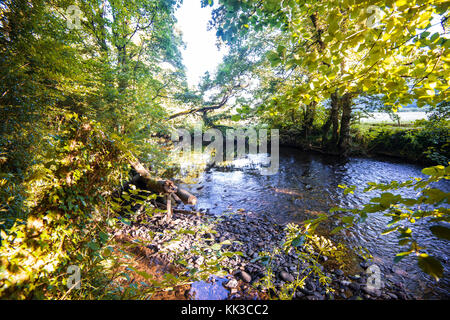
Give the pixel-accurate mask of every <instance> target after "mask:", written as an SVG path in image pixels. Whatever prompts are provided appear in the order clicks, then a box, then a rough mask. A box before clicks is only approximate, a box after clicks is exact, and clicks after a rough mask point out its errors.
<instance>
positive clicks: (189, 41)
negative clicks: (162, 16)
mask: <svg viewBox="0 0 450 320" xmlns="http://www.w3.org/2000/svg"><path fill="white" fill-rule="evenodd" d="M175 16H176V18H177V20H178V28H179V29H180V30H181V32H182V33H183V41H184V42H185V43H186V50H183V51H182V55H183V61H184V65H185V66H186V74H187V79H188V84H189V86H191V87H192V86H195V85H197V84H198V83H199V81H200V78H201V77H202V76H203V74H204V73H205V72H206V71H209V72H210V73H212V72H214V70H215V69H216V67H217V65H218V64H219V63H220V62H221V61H222V58H223V55H224V54H225V52H226V51H225V50H224V49H221V50H220V51H219V50H217V47H216V32H215V30H211V31H207V25H208V21H209V20H210V18H211V7H206V8H202V7H201V5H200V0H184V1H183V5H182V6H181V7H180V8H179V9H178V11H177V12H176V14H175Z"/></svg>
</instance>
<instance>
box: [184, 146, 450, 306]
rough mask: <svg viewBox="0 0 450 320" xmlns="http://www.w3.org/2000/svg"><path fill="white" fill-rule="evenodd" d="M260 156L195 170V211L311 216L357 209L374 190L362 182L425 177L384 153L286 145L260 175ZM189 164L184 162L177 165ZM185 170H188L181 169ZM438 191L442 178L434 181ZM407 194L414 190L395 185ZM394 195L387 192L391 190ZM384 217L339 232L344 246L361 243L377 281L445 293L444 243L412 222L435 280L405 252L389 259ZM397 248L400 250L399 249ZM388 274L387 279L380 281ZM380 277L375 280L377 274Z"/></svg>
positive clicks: (449, 252) (393, 242)
mask: <svg viewBox="0 0 450 320" xmlns="http://www.w3.org/2000/svg"><path fill="white" fill-rule="evenodd" d="M266 162H267V155H247V157H246V158H243V159H237V160H234V161H233V162H231V163H228V164H226V165H215V166H214V167H212V168H210V169H208V170H206V171H195V172H197V173H196V175H195V176H194V178H193V179H191V180H190V181H189V183H188V184H185V185H184V187H185V188H187V189H188V190H190V191H191V192H193V193H194V194H195V195H196V196H197V198H198V203H197V205H196V209H198V210H200V209H202V210H207V211H209V212H211V213H214V214H222V213H223V212H232V211H236V210H238V209H245V210H246V211H251V212H253V213H262V212H265V213H269V214H271V215H272V216H273V218H274V219H275V220H276V221H277V222H278V223H282V224H285V223H288V222H301V221H303V220H305V219H309V218H311V217H314V215H316V214H318V213H322V212H327V211H328V210H329V209H330V208H331V207H334V206H341V207H358V206H361V205H362V204H364V203H367V202H368V201H369V200H370V198H371V197H373V196H374V195H375V194H376V193H374V192H371V193H363V192H362V189H363V188H364V187H365V186H366V183H367V182H379V183H380V182H381V183H388V182H390V181H392V180H397V181H404V180H408V179H410V178H411V177H425V176H424V175H423V174H422V173H421V169H422V168H421V167H420V166H418V165H414V164H405V163H401V162H399V161H394V160H389V159H372V158H356V157H355V158H349V159H347V160H342V159H339V158H336V157H331V156H323V155H320V154H316V153H308V152H302V151H299V150H297V149H293V148H281V149H280V165H279V170H278V172H277V173H276V174H274V175H262V174H261V172H260V169H261V167H262V166H263V164H264V163H266ZM187 163H190V164H191V162H185V164H187ZM184 169H185V170H187V171H185V173H186V172H188V171H190V172H193V171H192V167H190V170H188V168H187V167H185V168H184ZM338 185H358V186H360V192H358V190H357V191H355V193H354V194H348V195H344V194H343V191H342V189H341V188H339V187H338ZM439 188H441V189H442V190H443V191H445V192H449V191H450V183H449V182H446V181H442V182H441V183H440V184H439ZM401 192H402V194H403V195H405V196H408V197H414V196H415V194H416V192H415V191H414V190H401ZM393 193H395V191H394V192H393ZM389 220H390V218H388V217H385V216H383V215H382V214H381V213H376V214H372V215H371V216H369V218H368V219H367V221H366V222H365V223H364V224H361V225H358V226H357V227H356V228H355V229H353V230H351V231H349V232H346V233H344V234H343V236H342V235H341V236H340V237H341V238H342V237H344V241H345V242H346V243H347V244H348V245H349V246H352V247H354V246H362V247H365V248H367V249H368V250H369V252H370V253H371V254H372V255H373V257H374V258H373V262H374V263H376V264H377V265H378V266H379V267H380V269H381V272H382V277H385V279H384V280H392V281H395V282H401V283H403V284H404V286H405V287H406V288H407V289H408V290H409V291H410V292H412V293H414V294H415V296H416V297H418V298H425V299H429V298H441V299H442V298H445V299H448V298H449V297H450V277H449V271H450V268H449V266H448V263H447V261H448V258H449V257H450V248H449V246H448V243H447V242H446V241H445V240H439V239H437V238H435V237H434V236H433V235H432V234H431V232H430V231H429V230H428V227H426V226H424V225H421V224H420V223H416V224H415V225H414V226H413V227H412V229H413V233H414V234H415V235H416V237H417V241H418V243H419V245H422V246H424V247H426V251H427V253H429V254H431V255H433V256H434V257H436V258H438V259H439V260H440V261H441V262H442V264H443V265H444V268H445V270H444V278H443V279H441V280H440V281H439V282H437V283H436V282H435V281H434V280H433V279H432V278H431V277H429V276H428V275H426V274H424V273H423V272H422V271H421V270H420V269H419V267H418V266H417V263H416V260H415V259H414V258H413V257H408V258H406V259H403V260H402V261H400V262H399V263H397V264H394V263H393V258H394V256H395V254H396V253H398V252H400V250H401V249H400V248H399V247H398V245H397V241H398V240H397V235H396V234H395V232H394V233H391V234H388V235H381V231H382V230H383V229H384V228H385V226H386V222H387V221H389ZM402 251H403V250H402ZM388 278H389V279H388ZM382 281H383V278H382Z"/></svg>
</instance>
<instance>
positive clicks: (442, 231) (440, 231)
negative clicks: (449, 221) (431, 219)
mask: <svg viewBox="0 0 450 320" xmlns="http://www.w3.org/2000/svg"><path fill="white" fill-rule="evenodd" d="M430 230H431V232H432V233H433V234H434V235H435V236H436V237H438V238H441V239H445V240H450V228H447V227H444V226H431V227H430Z"/></svg>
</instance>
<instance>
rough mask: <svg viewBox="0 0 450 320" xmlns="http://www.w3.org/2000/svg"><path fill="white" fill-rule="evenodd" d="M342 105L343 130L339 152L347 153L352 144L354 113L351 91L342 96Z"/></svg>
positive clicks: (340, 136)
mask: <svg viewBox="0 0 450 320" xmlns="http://www.w3.org/2000/svg"><path fill="white" fill-rule="evenodd" d="M340 105H341V107H342V118H341V131H340V134H339V152H340V153H341V154H342V155H346V154H347V152H348V149H349V146H350V120H351V113H352V96H351V94H350V93H346V94H344V95H343V96H342V97H341V98H340Z"/></svg>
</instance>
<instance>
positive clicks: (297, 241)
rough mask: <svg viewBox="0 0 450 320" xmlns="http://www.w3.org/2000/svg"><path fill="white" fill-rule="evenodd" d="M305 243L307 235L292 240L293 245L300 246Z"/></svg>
mask: <svg viewBox="0 0 450 320" xmlns="http://www.w3.org/2000/svg"><path fill="white" fill-rule="evenodd" d="M304 243H305V236H303V235H301V236H298V237H296V238H294V240H292V246H293V247H300V246H302V245H303V244H304Z"/></svg>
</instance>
